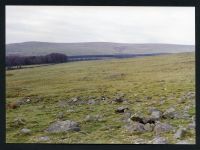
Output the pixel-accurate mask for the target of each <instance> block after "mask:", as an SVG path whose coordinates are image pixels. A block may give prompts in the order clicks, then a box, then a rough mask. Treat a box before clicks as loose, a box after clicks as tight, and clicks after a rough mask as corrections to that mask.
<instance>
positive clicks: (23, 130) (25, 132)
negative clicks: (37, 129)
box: [20, 128, 31, 135]
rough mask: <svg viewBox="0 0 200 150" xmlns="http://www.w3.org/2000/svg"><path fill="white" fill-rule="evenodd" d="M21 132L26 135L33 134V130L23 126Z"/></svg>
mask: <svg viewBox="0 0 200 150" xmlns="http://www.w3.org/2000/svg"><path fill="white" fill-rule="evenodd" d="M20 133H21V134H24V135H29V134H31V130H30V129H26V128H23V129H21V131H20Z"/></svg>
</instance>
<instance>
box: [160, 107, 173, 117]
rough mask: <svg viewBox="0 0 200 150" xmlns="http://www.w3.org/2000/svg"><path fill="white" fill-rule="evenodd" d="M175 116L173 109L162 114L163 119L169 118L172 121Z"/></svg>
mask: <svg viewBox="0 0 200 150" xmlns="http://www.w3.org/2000/svg"><path fill="white" fill-rule="evenodd" d="M175 114H176V111H175V108H173V107H170V108H169V109H167V110H166V111H165V112H164V113H163V118H170V119H173V118H174V116H175Z"/></svg>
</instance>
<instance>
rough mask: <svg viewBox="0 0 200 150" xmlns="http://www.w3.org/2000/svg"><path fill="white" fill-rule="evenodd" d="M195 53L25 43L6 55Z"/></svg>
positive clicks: (169, 47) (155, 47) (178, 48)
mask: <svg viewBox="0 0 200 150" xmlns="http://www.w3.org/2000/svg"><path fill="white" fill-rule="evenodd" d="M191 51H194V46H193V45H175V44H131V43H109V42H85V43H84V42H83V43H48V42H24V43H13V44H7V45H6V55H10V54H19V55H25V56H30V55H34V56H37V55H46V54H49V53H53V52H58V53H64V54H66V55H68V56H76V55H124V54H150V53H180V52H191Z"/></svg>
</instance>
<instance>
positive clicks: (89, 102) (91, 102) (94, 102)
mask: <svg viewBox="0 0 200 150" xmlns="http://www.w3.org/2000/svg"><path fill="white" fill-rule="evenodd" d="M88 104H89V105H95V104H96V101H95V100H93V99H91V100H88Z"/></svg>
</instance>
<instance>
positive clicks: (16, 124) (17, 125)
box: [12, 118, 25, 127]
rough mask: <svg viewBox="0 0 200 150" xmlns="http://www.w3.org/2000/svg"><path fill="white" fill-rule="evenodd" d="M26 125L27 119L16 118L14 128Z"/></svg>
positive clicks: (13, 123)
mask: <svg viewBox="0 0 200 150" xmlns="http://www.w3.org/2000/svg"><path fill="white" fill-rule="evenodd" d="M22 125H25V119H23V118H15V119H14V120H13V122H12V126H14V127H19V126H22Z"/></svg>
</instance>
